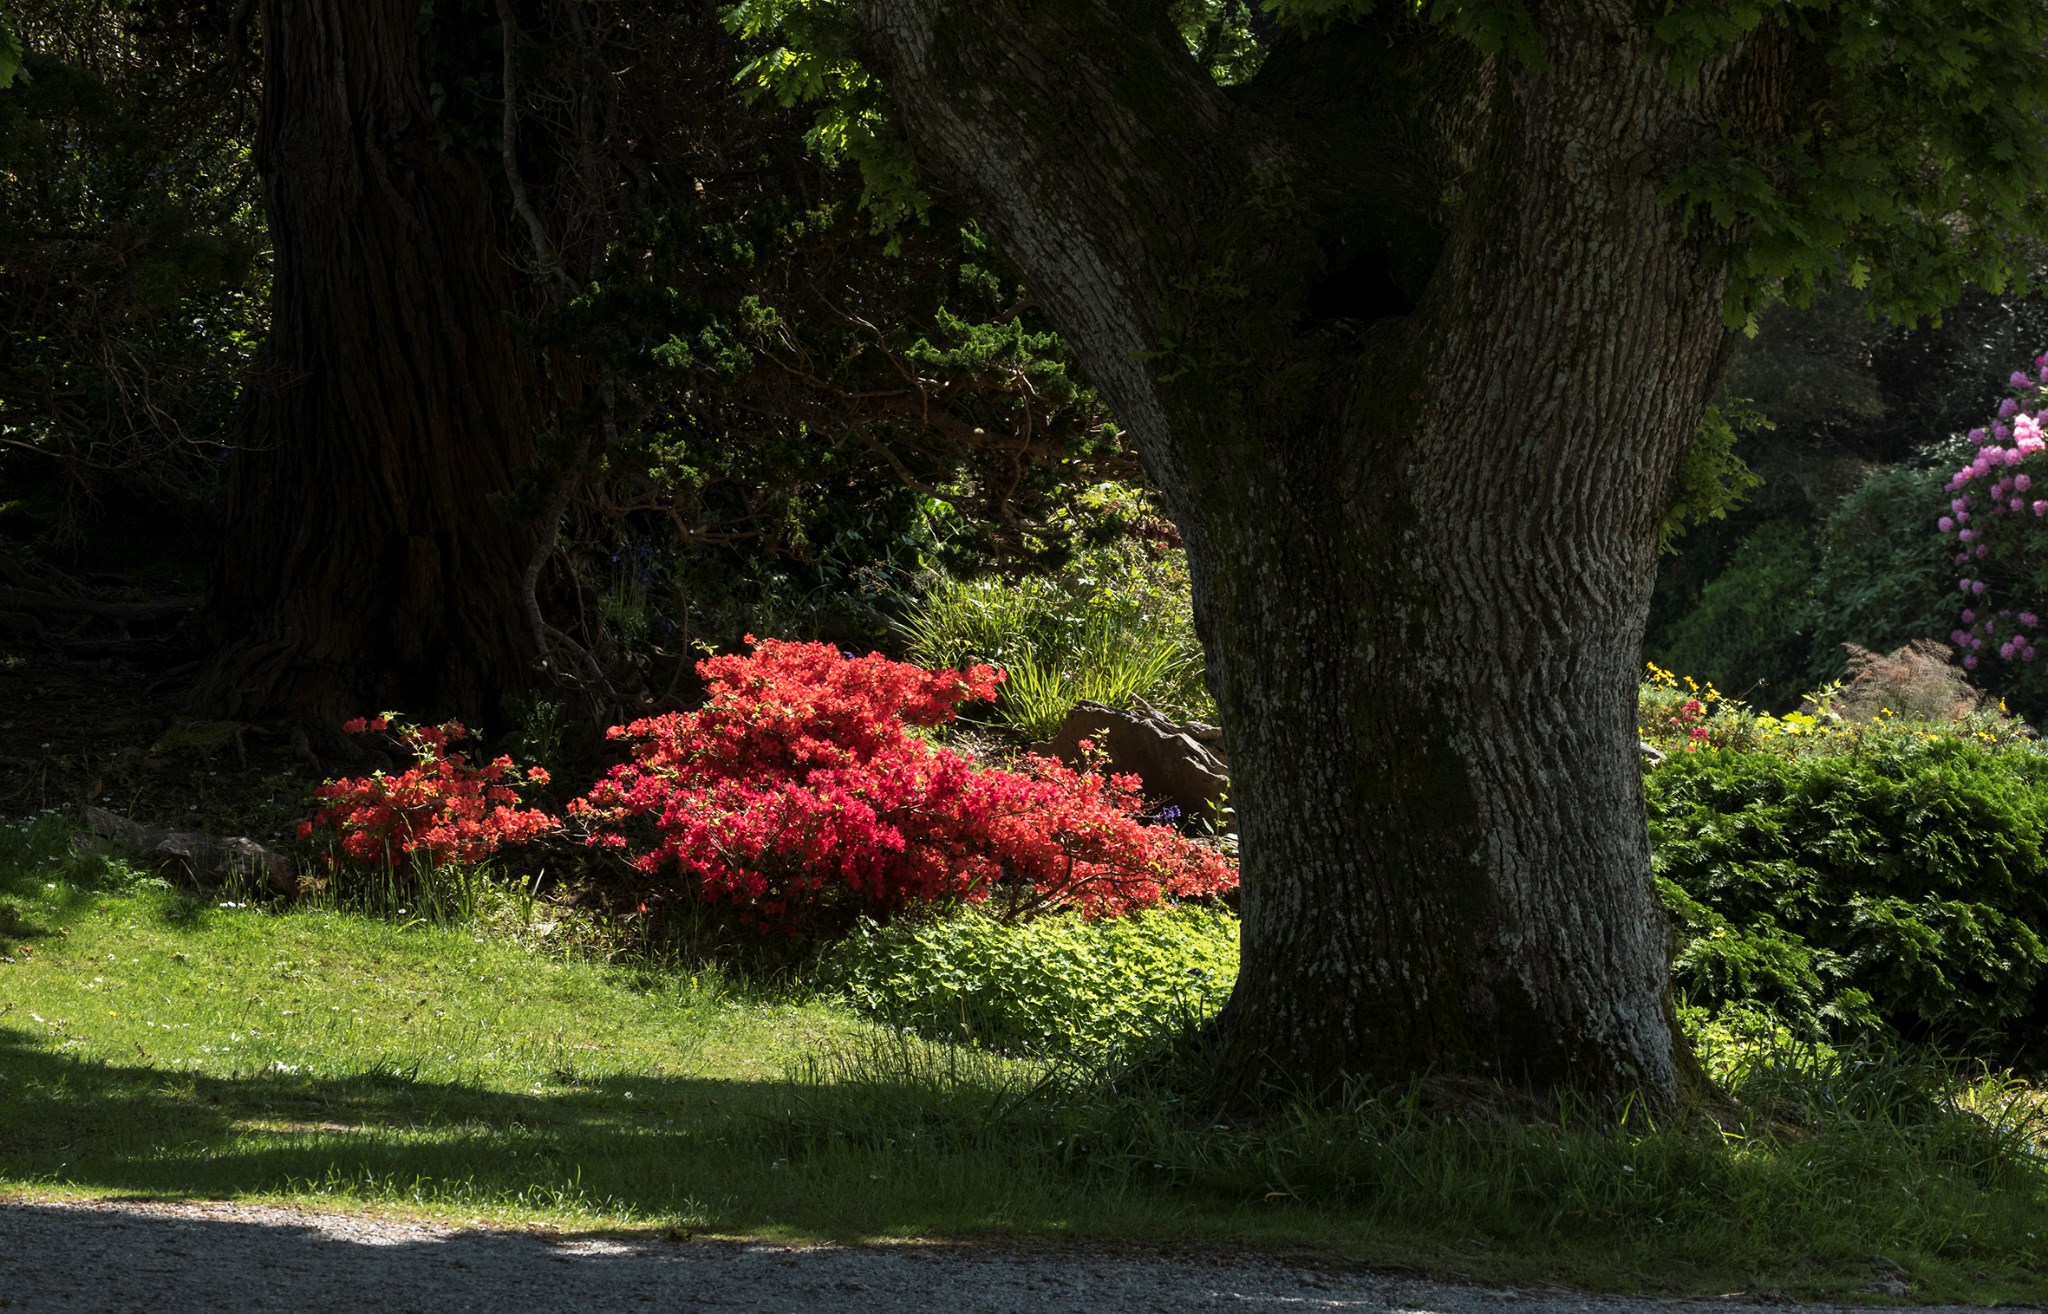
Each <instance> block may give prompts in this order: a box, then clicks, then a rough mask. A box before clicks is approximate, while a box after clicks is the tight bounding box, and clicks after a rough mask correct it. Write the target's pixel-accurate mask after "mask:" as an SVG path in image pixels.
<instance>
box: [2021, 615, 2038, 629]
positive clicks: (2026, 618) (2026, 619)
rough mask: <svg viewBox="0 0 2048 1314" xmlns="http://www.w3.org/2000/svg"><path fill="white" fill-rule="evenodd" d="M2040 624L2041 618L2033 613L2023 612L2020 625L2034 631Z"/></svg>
mask: <svg viewBox="0 0 2048 1314" xmlns="http://www.w3.org/2000/svg"><path fill="white" fill-rule="evenodd" d="M2040 623H2041V618H2040V617H2039V616H2036V615H2035V614H2034V613H2033V612H2031V611H2023V612H2021V613H2020V624H2022V625H2024V626H2026V627H2027V628H2028V629H2032V628H2034V626H2036V625H2038V624H2040Z"/></svg>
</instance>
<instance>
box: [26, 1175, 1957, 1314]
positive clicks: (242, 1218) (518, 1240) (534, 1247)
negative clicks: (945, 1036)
mask: <svg viewBox="0 0 2048 1314" xmlns="http://www.w3.org/2000/svg"><path fill="white" fill-rule="evenodd" d="M1731 1304H1739V1305H1740V1307H1741V1308H1743V1309H1746V1310H1786V1311H1790V1310H1795V1309H1802V1310H1808V1311H1813V1310H1819V1309H1822V1308H1825V1307H1820V1306H1791V1305H1783V1304H1778V1303H1772V1302H1761V1301H1757V1300H1754V1299H1749V1298H1743V1299H1740V1300H1739V1301H1738V1300H1734V1299H1730V1300H1722V1301H1661V1300H1629V1299H1615V1298H1607V1297H1591V1296H1580V1295H1573V1294H1569V1293H1563V1292H1557V1291H1539V1290H1528V1291H1515V1290H1503V1289H1487V1288H1481V1287H1471V1286H1460V1285H1456V1284H1451V1283H1441V1282H1428V1281H1423V1280H1420V1279H1415V1278H1407V1277H1391V1276H1387V1275H1385V1274H1376V1273H1373V1272H1371V1271H1370V1270H1367V1269H1364V1268H1353V1267H1347V1266H1343V1265H1341V1264H1324V1263H1305V1262H1301V1261H1295V1260H1281V1259H1259V1258H1253V1257H1247V1256H1243V1255H1236V1256H1230V1257H1226V1258H1220V1259H1205V1258H1197V1257H1192V1256H1189V1255H1185V1254H1174V1253H1167V1252H1149V1253H1148V1252H1146V1251H1143V1250H1139V1249H1132V1248H1126V1249H1122V1250H1117V1251H1105V1252H1091V1251H1085V1250H1077V1249H1031V1248H1023V1247H1016V1246H1005V1245H995V1244H987V1243H981V1244H956V1245H892V1246H875V1247H843V1246H776V1245H733V1244H713V1243H688V1242H665V1241H658V1240H647V1239H644V1238H640V1237H634V1238H630V1239H614V1238H606V1237H601V1236H600V1237H593V1236H573V1237H571V1236H558V1235H554V1234H551V1233H548V1232H538V1231H484V1230H462V1229H457V1228H450V1227H439V1226H427V1225H422V1224H417V1223H397V1222H385V1221H379V1220H374V1219H367V1218H359V1217H354V1216H351V1215H347V1214H329V1213H308V1212H303V1211H299V1210H292V1209H271V1208H253V1207H246V1206H239V1205H225V1204H175V1205H168V1204H136V1203H121V1202H94V1203H84V1204H56V1203H14V1204H6V1205H0V1309H5V1310H8V1311H9V1312H10V1314H12V1312H13V1311H35V1312H36V1314H42V1312H43V1311H80V1312H83V1311H95V1312H97V1311H109V1312H113V1311H119V1312H121V1314H126V1312H127V1311H131V1310H132V1311H146V1312H147V1314H185V1311H201V1310H221V1311H234V1312H235V1314H243V1312H244V1311H265V1310H281V1311H291V1312H292V1314H314V1312H315V1311H326V1310H369V1311H376V1312H377V1314H400V1312H401V1311H415V1310H417V1311H421V1312H422V1314H425V1312H427V1311H432V1312H433V1314H440V1312H441V1311H459V1310H491V1311H501V1310H502V1311H510V1312H514V1314H571V1312H572V1311H573V1312H574V1314H597V1312H599V1311H613V1310H618V1311H678V1312H679V1314H684V1312H687V1314H695V1312H696V1311H706V1312H707V1314H710V1312H714V1311H734V1312H735V1314H883V1312H885V1311H887V1312H890V1314H893V1312H895V1311H924V1310H931V1311H940V1312H943V1314H953V1312H954V1311H960V1312H961V1314H969V1312H973V1314H982V1312H986V1314H1012V1312H1015V1314H1069V1312H1071V1314H1084V1312H1085V1314H1141V1312H1142V1314H1150V1312H1151V1311H1162V1312H1163V1311H1173V1312H1175V1314H1179V1312H1180V1311H1186V1310H1203V1309H1226V1308H1227V1309H1239V1310H1244V1309H1273V1310H1289V1311H1291V1310H1302V1311H1310V1310H1349V1311H1359V1312H1360V1314H1395V1312H1396V1311H1399V1312H1400V1314H1476V1312H1477V1311H1491V1310H1503V1309H1510V1310H1514V1311H1517V1312H1518V1314H1565V1312H1566V1311H1584V1312H1586V1314H1688V1312H1690V1311H1706V1310H1722V1311H1726V1310H1727V1309H1728V1308H1729V1306H1730V1305H1731ZM1923 1308H1930V1309H1931V1308H1936V1307H1923ZM1943 1308H1948V1309H1954V1308H1956V1307H1953V1306H1951V1307H1943Z"/></svg>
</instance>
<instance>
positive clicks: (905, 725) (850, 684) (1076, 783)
mask: <svg viewBox="0 0 2048 1314" xmlns="http://www.w3.org/2000/svg"><path fill="white" fill-rule="evenodd" d="M750 642H751V640H750ZM697 670H698V673H699V674H700V675H701V676H703V678H704V679H705V681H706V682H707V683H708V684H709V686H710V697H709V700H708V701H707V702H706V703H705V705H704V706H703V707H702V708H701V709H699V710H698V711H695V712H684V713H669V714H667V715H663V716H656V717H650V718H647V719H645V720H641V721H635V722H633V723H632V724H630V725H626V726H616V727H613V728H612V730H611V731H609V734H610V735H611V737H612V738H615V739H625V740H629V741H631V751H632V760H631V761H630V762H627V763H625V764H623V765H621V766H618V767H615V768H613V769H612V771H611V772H610V773H609V774H608V775H607V776H606V777H605V778H604V779H603V780H601V781H599V782H598V784H597V785H596V787H595V788H593V789H592V790H591V791H590V793H589V794H588V795H587V796H585V797H584V798H581V799H578V800H576V801H574V802H573V803H571V804H570V805H569V810H570V812H571V813H573V814H575V815H577V816H579V817H581V818H582V819H583V820H584V821H585V822H586V824H587V825H588V826H589V827H590V832H591V833H590V842H591V843H594V844H601V845H608V846H612V847H617V848H621V849H625V850H628V851H629V852H630V853H631V855H632V860H633V862H634V865H636V866H637V867H639V868H640V869H641V870H642V871H645V872H647V873H649V874H658V873H660V872H662V871H663V870H664V869H665V868H666V867H668V866H669V865H670V864H673V867H674V869H675V870H676V871H677V872H679V873H681V874H682V875H684V876H685V877H687V878H689V879H690V880H691V881H692V882H694V885H695V893H696V894H697V895H698V896H699V897H701V898H703V899H705V900H707V901H710V902H715V903H726V904H731V905H735V906H737V907H739V908H741V909H743V910H744V911H745V913H746V915H747V917H748V919H749V920H751V921H753V922H754V923H755V924H757V925H759V926H761V927H763V928H764V929H766V928H773V929H780V930H784V931H795V930H798V929H801V928H807V927H810V926H812V925H814V924H815V923H816V922H818V921H819V920H820V919H821V918H823V917H825V916H827V915H829V914H832V913H837V914H838V915H840V916H842V917H843V916H849V915H851V913H853V912H855V911H860V912H868V913H871V914H887V913H891V912H894V911H897V910H898V909H901V908H902V907H904V906H905V905H907V904H909V903H911V902H913V901H939V900H953V899H959V900H967V901H975V902H979V901H983V900H987V899H989V898H990V897H991V896H992V895H995V896H1000V897H1002V898H1003V899H1005V900H1006V901H1007V902H1008V905H1009V908H1010V910H1011V911H1012V912H1013V913H1022V912H1026V911H1036V910H1041V909H1046V910H1049V909H1052V908H1074V909H1078V910H1079V911H1081V912H1083V913H1085V914H1087V915H1090V916H1102V915H1107V914H1113V913H1120V912H1127V911H1130V910H1132V909H1136V908H1142V907H1147V906H1149V905H1152V904H1155V903H1157V902H1159V901H1160V900H1161V899H1162V898H1163V897H1165V896H1168V895H1176V896H1196V895H1205V894H1215V893H1218V892H1220V891H1223V890H1226V889H1229V888H1231V887H1232V886H1233V885H1235V884H1236V881H1237V871H1236V867H1235V865H1234V864H1233V863H1231V862H1230V861H1229V860H1228V859H1226V858H1225V857H1223V856H1222V855H1221V854H1219V853H1216V852H1215V851H1214V850H1212V849H1208V848H1205V847H1203V846H1201V845H1199V844H1195V843H1193V842H1191V841H1190V840H1188V839H1186V838H1185V837H1183V836H1181V835H1180V834H1178V833H1176V832H1174V831H1171V830H1168V829H1166V828H1164V827H1157V826H1147V825H1144V824H1143V823H1141V822H1140V821H1138V819H1137V814H1138V813H1139V811H1140V809H1141V807H1142V800H1141V799H1140V797H1139V794H1138V785H1139V782H1138V780H1137V778H1136V777H1134V776H1113V777H1103V776H1097V775H1091V774H1083V773H1079V772H1075V771H1072V770H1070V769H1069V768H1067V767H1065V766H1063V765H1061V764H1060V763H1058V762H1054V761H1050V760H1048V759H1044V758H1035V757H1034V758H1027V759H1026V760H1025V765H1024V767H1023V769H1021V770H1016V771H1004V770H995V769H991V768H987V767H983V766H981V765H979V764H977V763H976V762H974V761H973V760H972V759H970V758H968V757H966V756H964V755H962V754H960V753H958V752H955V751H954V750H952V749H949V748H944V747H941V746H938V745H936V744H933V743H931V742H930V741H929V740H927V739H924V738H922V737H920V736H919V735H918V734H917V733H916V731H917V730H918V729H920V728H924V729H929V728H931V727H935V726H938V725H941V724H943V723H945V722H947V721H950V720H951V719H952V717H953V715H954V712H955V710H956V709H957V708H958V707H959V705H960V704H961V703H963V702H965V701H968V700H969V699H987V698H992V697H994V695H995V690H996V685H997V683H998V682H999V681H1000V680H1001V678H1002V677H1001V675H1000V674H998V673H997V672H995V671H993V670H990V669H989V668H988V667H985V666H976V667H972V668H970V669H969V670H967V671H965V672H956V671H938V672H932V671H925V670H922V669H920V668H918V667H916V666H911V665H908V664H906V663H903V662H895V661H890V660H888V659H887V658H885V657H881V656H879V655H870V656H867V657H861V658H852V657H845V656H842V655H841V654H840V653H839V652H838V651H837V650H836V649H834V648H832V647H830V646H828V645H826V644H819V643H789V642H783V641H780V640H773V639H771V640H767V641H764V642H761V643H758V644H756V645H755V647H754V651H753V652H752V653H750V654H747V655H744V656H742V655H730V656H724V657H713V658H710V659H707V660H705V661H702V662H699V663H698V665H697ZM629 835H630V836H631V838H629Z"/></svg>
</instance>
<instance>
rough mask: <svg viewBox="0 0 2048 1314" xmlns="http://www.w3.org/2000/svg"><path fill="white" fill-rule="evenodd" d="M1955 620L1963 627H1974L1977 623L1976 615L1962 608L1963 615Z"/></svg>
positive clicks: (1966, 608)
mask: <svg viewBox="0 0 2048 1314" xmlns="http://www.w3.org/2000/svg"><path fill="white" fill-rule="evenodd" d="M1957 619H1958V620H1960V621H1962V623H1963V624H1965V625H1975V624H1976V623H1977V613H1976V612H1974V611H1971V610H1970V609H1969V608H1968V607H1965V608H1963V614H1962V615H1961V616H1959V617H1957Z"/></svg>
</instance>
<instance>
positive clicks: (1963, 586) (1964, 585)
mask: <svg viewBox="0 0 2048 1314" xmlns="http://www.w3.org/2000/svg"><path fill="white" fill-rule="evenodd" d="M1956 587H1957V588H1958V589H1960V590H1961V591H1962V592H1964V593H1968V592H1969V591H1970V581H1969V580H1967V579H1959V580H1957V581H1956Z"/></svg>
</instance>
